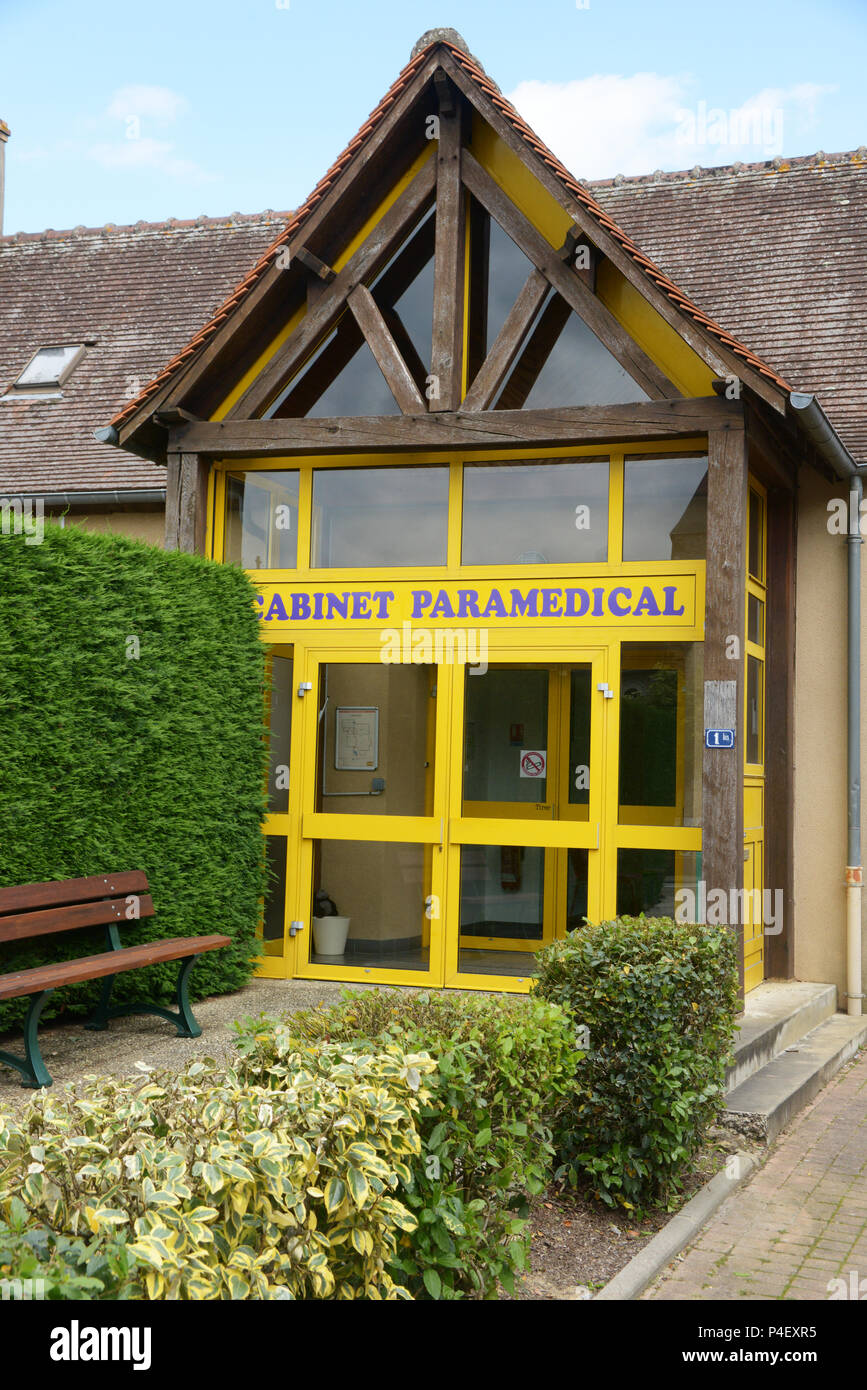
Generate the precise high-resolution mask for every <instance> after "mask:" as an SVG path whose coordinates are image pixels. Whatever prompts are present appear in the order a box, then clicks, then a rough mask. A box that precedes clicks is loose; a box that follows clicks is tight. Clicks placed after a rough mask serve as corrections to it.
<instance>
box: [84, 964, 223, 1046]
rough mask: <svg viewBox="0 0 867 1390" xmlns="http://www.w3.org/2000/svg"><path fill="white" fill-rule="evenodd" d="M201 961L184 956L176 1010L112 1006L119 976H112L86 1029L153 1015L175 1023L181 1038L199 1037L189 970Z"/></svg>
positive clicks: (107, 979) (104, 984)
mask: <svg viewBox="0 0 867 1390" xmlns="http://www.w3.org/2000/svg"><path fill="white" fill-rule="evenodd" d="M197 960H198V956H197V955H195V956H185V957H184V958H183V960H182V961H181V968H180V970H179V971H178V983H177V989H176V993H175V998H176V999H177V1004H178V1007H177V1009H165V1008H163V1006H162V1004H119V1005H118V1006H117V1008H114V1009H113V1008H112V1007H111V1005H110V1003H109V1000H110V998H111V987H112V985H113V984H114V981H115V980H116V979H117V976H116V975H109V976H107V977H106V979H105V980H104V981H103V986H102V993H101V994H100V997H99V1003H98V1004H97V1006H96V1012H95V1013H94V1015H93V1017H92V1018H91V1019H89V1020H88V1022H87V1023H86V1024H85V1025H84V1026H85V1028H96V1029H102V1028H105V1027H107V1026H108V1020H109V1019H110V1018H129V1016H130V1015H131V1014H154V1015H155V1016H156V1017H157V1018H164V1019H166V1020H167V1021H168V1022H169V1023H173V1024H174V1025H175V1027H176V1028H177V1030H178V1036H179V1037H182V1038H199V1037H201V1034H202V1030H201V1027H200V1026H199V1024H198V1023H197V1022H196V1019H195V1015H194V1014H193V1010H192V1008H191V1007H190V996H189V993H188V988H189V978H190V971H191V970H192V968H193V966H194V965H195V963H196V961H197Z"/></svg>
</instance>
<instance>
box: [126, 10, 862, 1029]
mask: <svg viewBox="0 0 867 1390" xmlns="http://www.w3.org/2000/svg"><path fill="white" fill-rule="evenodd" d="M656 187H657V185H654V189H656ZM658 187H659V189H661V190H662V191H663V192H664V194H665V197H666V198H667V199H668V200H669V201H668V202H667V203H666V202H664V203H663V204H662V211H661V212H658V213H657V214H655V213H654V207H655V206H656V204H655V199H656V192H655V191H654V190H651V189H648V188H647V187H646V186H644V185H642V184H641V183H640V181H629V180H626V181H621V182H618V183H615V184H612V185H611V186H610V187H609V186H607V185H606V186H599V187H598V188H594V189H592V190H591V189H590V188H588V187H587V186H586V185H584V184H582V183H579V182H578V181H576V180H575V179H574V178H573V177H572V176H571V175H570V174H569V173H568V171H566V170H565V169H564V168H563V166H562V165H561V164H559V162H558V161H557V160H556V159H555V157H554V156H553V155H552V154H551V153H550V152H549V151H548V150H547V149H546V148H545V147H544V146H543V145H542V144H541V142H540V141H539V140H538V139H537V138H536V137H535V136H534V135H533V133H532V132H531V131H530V130H529V129H528V128H527V127H526V126H525V125H524V123H523V122H522V120H521V118H520V116H519V115H518V113H517V112H516V111H515V110H514V108H512V107H511V106H510V105H509V103H508V102H506V101H504V99H503V98H502V97H501V95H500V94H499V92H498V89H497V88H496V87H495V86H494V84H493V83H492V82H491V81H490V79H489V78H488V77H487V76H486V74H485V73H484V71H483V70H482V69H481V67H480V66H479V65H478V63H477V61H476V60H475V59H473V58H472V57H471V55H469V54H468V53H467V51H466V47H465V45H464V44H463V42H462V41H461V40H460V39H459V37H458V36H456V35H454V34H451V33H446V34H440V33H434V34H432V35H428V36H425V39H424V40H422V41H420V43H419V45H417V47H416V51H414V54H413V56H412V59H411V61H410V63H409V65H408V66H407V68H406V69H404V71H403V72H402V73H401V74H400V76H399V78H398V79H397V81H396V82H395V84H394V86H393V87H392V88H391V90H390V91H389V93H388V94H387V95H386V97H385V98H384V100H383V101H382V102H381V103H380V105H379V106H378V107H377V108H376V110H375V111H374V113H373V114H372V116H371V117H370V118H369V120H368V121H367V123H366V124H365V126H364V127H362V130H361V131H360V132H359V134H358V135H357V136H356V137H355V139H354V140H353V141H352V142H351V144H350V145H349V146H348V148H347V150H346V151H345V152H344V154H343V155H342V156H341V157H340V159H339V160H338V161H337V163H336V165H335V166H334V167H333V168H332V169H331V170H329V171H328V173H327V174H326V175H325V177H324V178H323V180H322V181H321V182H320V184H319V185H318V186H317V188H316V190H314V193H313V194H312V195H311V198H310V199H309V200H308V201H307V203H306V204H305V205H304V206H303V207H302V208H301V209H299V210H298V211H297V212H296V213H295V214H293V215H292V216H291V218H289V219H288V221H287V222H286V224H285V226H284V227H283V228H282V230H281V231H280V234H279V235H278V236H277V238H276V240H273V241H272V242H270V243H269V244H268V246H267V247H265V248H263V249H262V251H261V252H260V253H259V255H258V259H255V260H253V261H252V263H251V266H250V269H249V271H248V273H247V274H246V275H245V277H244V278H243V279H242V280H241V281H240V283H239V284H237V285H236V286H235V287H234V288H233V289H232V291H231V293H230V294H229V296H228V298H227V299H226V300H225V302H224V303H223V304H221V305H220V307H219V309H218V311H217V312H216V313H215V314H214V315H213V317H212V318H211V319H210V320H209V321H208V323H207V324H206V326H205V327H204V328H203V329H201V330H200V331H198V332H197V333H196V334H195V335H194V336H192V337H191V338H190V340H189V341H188V342H186V343H185V344H184V345H183V346H182V348H181V350H180V351H179V352H178V353H177V354H176V356H175V357H174V358H173V359H172V360H171V361H170V362H169V364H168V366H166V367H165V368H164V369H163V370H162V371H161V372H159V374H158V375H156V376H155V377H154V378H153V380H152V381H150V383H149V384H148V385H147V386H146V387H145V388H144V390H143V391H141V392H139V393H137V394H136V395H135V396H134V397H133V398H132V399H130V400H129V401H127V402H126V403H125V404H124V406H123V408H122V409H121V410H120V411H119V412H118V413H117V414H116V415H115V417H114V419H113V420H112V421H111V423H110V424H107V425H106V427H105V428H104V429H103V430H102V431H101V433H100V447H101V448H105V449H109V451H110V445H115V446H120V448H121V449H124V450H127V451H128V452H129V455H130V466H131V467H138V466H139V465H138V460H146V461H147V466H148V467H149V468H154V469H160V470H164V475H163V476H164V477H165V488H166V507H165V527H166V532H165V534H166V543H167V544H169V545H172V546H177V547H179V548H181V549H186V550H190V551H197V552H200V553H205V554H209V555H211V556H213V557H214V558H215V559H217V560H220V561H223V562H226V563H236V564H240V565H242V566H243V567H244V568H245V569H246V570H247V571H248V572H249V573H250V575H251V577H252V578H253V580H254V582H255V584H256V586H257V591H258V599H257V602H258V608H259V614H260V619H261V631H262V637H263V640H264V641H265V642H266V643H267V645H268V650H269V665H270V672H271V693H270V726H271V767H270V776H269V799H270V813H269V817H268V821H267V824H266V852H267V855H268V859H269V863H270V865H271V868H272V884H273V887H272V891H271V893H270V895H269V899H268V901H267V903H266V904H265V910H264V920H263V964H262V971H263V973H265V974H268V975H271V976H274V977H276V978H292V977H308V978H319V979H333V980H348V981H353V980H355V981H357V980H366V981H380V982H383V983H389V982H393V983H412V984H429V985H432V986H452V987H462V988H485V989H491V988H493V989H500V990H504V991H522V990H526V989H527V988H528V987H529V972H530V970H531V968H532V952H533V951H534V950H536V949H537V948H538V947H539V945H540V944H542V943H543V942H546V941H549V940H551V939H554V938H556V937H558V936H562V935H563V934H564V933H565V932H566V931H568V930H570V929H572V928H574V927H576V926H579V925H580V924H581V922H582V921H583V920H584V919H585V918H589V919H591V920H600V919H607V918H610V917H613V916H615V915H616V914H618V913H627V912H628V913H637V912H645V913H647V914H648V915H651V916H652V915H679V916H680V917H681V918H682V920H709V921H723V922H727V923H728V924H729V925H730V926H731V927H732V929H733V930H734V931H736V932H737V933H738V936H739V939H740V942H741V950H740V959H741V974H742V984H743V989H744V992H748V991H750V990H751V989H753V988H754V987H755V986H756V985H757V984H758V983H760V982H761V981H762V980H763V979H765V978H770V977H775V978H791V977H799V978H810V979H814V980H821V981H832V982H834V983H835V984H836V985H837V988H838V991H839V993H840V996H841V998H842V999H844V1000H845V1001H846V1002H847V1004H848V1007H849V1009H850V1011H851V1012H858V1011H860V997H861V994H862V992H863V973H862V966H861V954H860V947H861V938H862V934H863V926H862V917H861V901H860V886H859V885H860V842H859V839H858V837H857V835H856V829H857V827H856V826H855V825H854V823H853V822H854V821H857V819H858V807H859V806H860V788H858V789H857V792H856V790H855V788H854V781H855V779H856V774H857V767H856V765H857V764H858V760H859V758H860V744H858V743H857V740H856V741H855V742H854V744H853V739H854V737H855V736H854V734H853V719H852V715H853V710H852V697H851V690H850V685H849V684H848V681H847V677H848V672H849V671H850V669H851V667H852V664H853V661H854V663H855V670H856V672H857V671H858V669H859V665H858V663H859V661H860V656H859V653H858V652H857V642H856V637H857V631H856V629H859V628H860V612H859V613H858V614H857V615H855V619H856V620H855V621H854V623H853V621H851V619H852V618H853V614H854V609H855V603H854V601H853V595H856V594H857V595H860V578H859V577H858V575H857V574H856V561H857V554H856V553H855V552H856V550H857V548H858V544H859V543H860V530H859V525H858V512H857V499H858V496H859V495H860V475H859V473H858V465H859V462H860V459H859V451H861V452H862V453H863V445H864V443H865V432H864V431H862V430H861V424H862V423H863V414H862V415H859V414H858V412H857V411H856V412H854V413H853V414H851V415H847V414H846V409H845V408H844V407H845V402H844V401H843V399H842V397H841V399H840V400H839V401H838V400H837V399H836V398H835V397H834V390H837V389H838V388H839V385H840V383H839V380H838V379H837V378H835V377H833V375H832V374H831V373H830V371H829V373H828V379H829V382H830V387H829V397H830V405H832V406H833V407H834V408H835V409H836V410H837V411H838V414H837V415H835V416H834V420H835V423H836V422H837V420H838V419H839V420H840V421H842V425H841V426H839V427H838V428H837V429H836V430H835V429H834V428H832V427H831V425H830V424H829V422H828V418H827V416H826V415H825V413H824V411H823V408H822V405H820V404H819V399H817V395H816V393H817V391H818V395H819V398H820V399H821V401H822V403H823V404H824V403H825V401H826V396H825V394H824V392H823V388H822V383H821V382H817V381H816V380H815V379H814V378H811V379H807V378H806V377H805V376H798V375H792V374H791V372H790V371H789V370H788V369H784V368H783V367H782V366H781V365H780V363H781V362H782V361H783V360H784V354H783V355H782V356H781V355H780V350H779V344H775V343H774V342H773V341H768V342H767V345H765V339H763V338H762V335H761V333H759V332H758V328H757V337H756V339H755V340H752V339H750V340H748V341H746V342H742V341H741V340H740V339H739V338H738V337H736V336H734V334H733V333H732V332H731V331H730V330H728V329H727V328H724V327H722V326H720V324H718V323H717V322H716V321H715V320H714V319H712V318H711V317H709V315H708V313H707V312H706V311H705V309H704V307H699V304H700V303H703V301H702V300H701V299H700V298H697V299H696V300H695V301H694V299H693V298H691V297H690V293H689V291H690V290H692V286H691V285H688V286H684V285H681V284H676V283H675V282H674V281H673V280H672V279H670V278H669V277H668V276H667V275H666V274H664V273H663V271H661V270H660V269H659V268H658V266H657V264H656V263H655V262H654V260H651V259H650V258H649V256H648V255H647V254H646V251H647V249H648V245H649V242H650V241H652V239H653V228H656V235H657V236H658V237H659V238H660V239H661V241H662V243H663V246H664V244H665V233H666V232H667V231H669V232H670V234H671V236H678V237H680V238H681V240H683V239H684V238H688V236H689V229H688V225H687V226H683V227H681V228H680V229H677V228H675V229H674V231H671V218H670V216H669V208H670V206H672V205H673V206H679V207H683V206H684V198H685V195H684V193H683V189H682V188H680V190H679V191H678V190H677V189H674V185H673V182H672V181H666V179H664V178H663V179H661V180H660V181H659V184H658ZM673 189H674V191H672V190H673ZM594 194H598V197H597V196H594ZM690 196H691V195H690ZM678 197H680V199H681V201H680V202H679V203H678V201H677V199H678ZM672 199H674V203H673V204H672V202H671V200H672ZM621 214H622V216H621ZM641 226H643V227H644V233H643V239H640V240H639V241H638V242H636V240H633V237H632V236H631V235H630V231H631V230H632V229H633V228H640V227H641ZM635 234H636V236H638V234H639V233H638V231H636V233H635ZM709 255H710V253H709V251H708V250H707V248H705V250H704V255H702V253H701V250H699V251H698V252H696V253H695V274H696V276H698V275H699V272H700V271H701V268H702V266H703V265H704V264H705V262H706V261H707V259H708V256H709ZM688 268H689V267H688ZM693 293H695V291H693ZM704 302H705V303H706V302H707V301H704ZM730 321H734V320H730ZM764 323H765V321H764V320H763V319H762V320H761V322H760V323H759V327H762V325H763V324H764ZM763 331H765V332H766V331H767V327H766V325H765V328H764V329H763ZM818 331H819V330H818V329H817V330H816V332H817V333H818ZM843 394H844V395H845V392H844V393H843ZM113 456H114V457H115V458H116V459H122V458H123V455H122V454H120V453H117V451H116V450H115V451H114V455H113ZM850 493H851V494H853V495H855V498H856V502H855V512H854V522H853V514H852V506H851V505H850ZM841 499H842V503H843V506H844V517H843V522H842V530H841V529H840V524H839V511H837V512H836V513H835V507H836V505H837V503H838V502H840V501H841ZM829 505H830V510H829ZM835 516H836V518H837V522H838V524H837V526H836V529H835V528H834V525H833V523H834V519H835ZM850 532H851V541H850V540H848V539H847V537H848V535H849V533H850ZM831 615H833V617H832V616H831ZM847 691H849V692H850V693H849V694H848V696H847ZM859 705H860V702H859V700H858V699H857V698H856V700H855V708H856V710H857V708H858V707H859ZM847 719H848V729H847ZM856 722H857V721H856ZM847 735H848V743H847ZM853 748H854V752H853ZM847 811H848V822H849V823H848V825H847ZM856 846H857V852H856Z"/></svg>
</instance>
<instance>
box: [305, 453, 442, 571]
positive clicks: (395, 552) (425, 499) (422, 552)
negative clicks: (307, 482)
mask: <svg viewBox="0 0 867 1390" xmlns="http://www.w3.org/2000/svg"><path fill="white" fill-rule="evenodd" d="M448 509H449V470H448V468H447V467H437V466H435V467H432V468H328V469H317V471H316V472H315V473H314V474H313V543H312V558H311V564H312V565H313V567H314V568H340V569H344V568H355V567H358V566H364V567H365V568H372V567H381V566H393V565H444V564H445V562H446V547H447V544H448Z"/></svg>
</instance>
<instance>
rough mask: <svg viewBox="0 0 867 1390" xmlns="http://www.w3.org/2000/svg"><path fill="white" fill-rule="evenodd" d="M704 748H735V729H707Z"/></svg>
mask: <svg viewBox="0 0 867 1390" xmlns="http://www.w3.org/2000/svg"><path fill="white" fill-rule="evenodd" d="M704 746H705V748H734V746H735V731H734V729H705V731H704Z"/></svg>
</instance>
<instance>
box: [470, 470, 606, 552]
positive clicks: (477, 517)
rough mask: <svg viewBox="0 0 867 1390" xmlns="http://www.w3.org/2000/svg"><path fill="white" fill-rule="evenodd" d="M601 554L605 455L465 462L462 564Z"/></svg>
mask: <svg viewBox="0 0 867 1390" xmlns="http://www.w3.org/2000/svg"><path fill="white" fill-rule="evenodd" d="M607 558H608V460H607V459H604V460H603V459H594V460H590V459H588V460H587V461H586V462H582V463H568V462H564V461H561V460H546V461H545V462H544V463H542V462H539V463H495V464H488V463H485V464H477V463H468V464H465V465H464V498H463V541H462V546H461V560H462V563H463V564H465V565H497V564H507V565H511V564H582V563H583V564H590V563H594V562H599V561H603V562H604V561H605V560H607Z"/></svg>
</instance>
